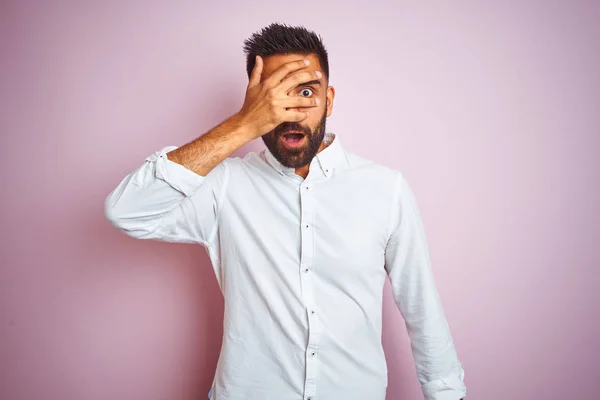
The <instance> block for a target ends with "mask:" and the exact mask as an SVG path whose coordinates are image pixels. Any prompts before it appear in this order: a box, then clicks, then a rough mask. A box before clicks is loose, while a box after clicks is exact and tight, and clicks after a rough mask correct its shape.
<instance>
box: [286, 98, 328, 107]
mask: <svg viewBox="0 0 600 400" xmlns="http://www.w3.org/2000/svg"><path fill="white" fill-rule="evenodd" d="M278 105H279V106H281V107H283V108H305V107H310V108H312V107H317V106H318V105H319V99H317V98H316V97H302V96H288V97H287V98H285V99H282V100H279V101H278Z"/></svg>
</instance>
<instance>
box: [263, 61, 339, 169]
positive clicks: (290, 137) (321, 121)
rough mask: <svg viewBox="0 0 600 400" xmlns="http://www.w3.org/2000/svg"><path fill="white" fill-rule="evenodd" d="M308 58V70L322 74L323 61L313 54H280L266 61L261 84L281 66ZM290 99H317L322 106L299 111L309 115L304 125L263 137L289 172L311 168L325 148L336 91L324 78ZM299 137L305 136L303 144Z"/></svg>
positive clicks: (286, 125)
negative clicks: (315, 158)
mask: <svg viewBox="0 0 600 400" xmlns="http://www.w3.org/2000/svg"><path fill="white" fill-rule="evenodd" d="M305 58H306V59H308V60H309V61H310V65H308V66H307V67H306V69H305V70H307V71H322V70H321V65H320V64H319V59H318V58H317V57H316V56H314V55H312V54H310V55H308V56H303V55H301V54H287V55H280V54H277V55H273V56H269V57H266V58H264V66H263V73H262V76H261V80H264V79H267V78H268V77H269V76H271V74H272V73H273V72H274V71H275V70H277V69H278V68H279V67H280V66H281V65H283V64H285V63H288V62H290V61H296V60H302V59H305ZM302 71H303V70H302ZM288 95H289V96H303V97H311V98H313V97H317V98H318V99H319V100H320V104H319V105H318V106H317V107H311V108H299V109H298V110H299V111H303V112H308V113H309V115H308V118H306V119H305V120H303V121H301V122H284V123H282V124H280V125H278V126H277V127H276V128H275V129H273V130H272V131H271V132H269V133H267V134H265V135H263V136H262V139H263V142H264V143H265V145H266V146H267V148H268V149H269V151H271V153H272V154H273V156H274V157H275V158H276V159H277V160H278V161H279V162H280V163H281V164H282V165H284V166H286V167H289V168H300V167H303V166H306V165H308V164H310V162H311V161H312V159H313V158H314V156H315V155H316V154H317V153H318V152H319V151H321V150H322V149H323V148H324V147H325V144H324V143H323V138H324V137H325V120H326V119H327V117H328V116H330V115H331V111H332V108H333V97H334V95H335V91H334V89H333V87H331V86H327V78H326V77H325V76H324V77H323V78H321V79H319V80H318V81H312V82H308V83H306V84H301V85H299V86H297V87H296V88H294V89H292V91H290V92H289V93H288ZM298 134H303V135H304V136H303V137H302V139H301V140H300V141H299V142H297V141H295V140H294V138H296V137H300V135H298Z"/></svg>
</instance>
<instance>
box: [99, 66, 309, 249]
mask: <svg viewBox="0 0 600 400" xmlns="http://www.w3.org/2000/svg"><path fill="white" fill-rule="evenodd" d="M306 66H307V63H305V62H304V61H303V60H301V61H293V62H289V63H286V64H284V65H282V66H281V67H280V68H279V69H278V70H277V71H275V72H273V74H272V75H271V76H270V77H269V78H268V79H265V80H261V75H262V68H263V61H262V59H261V58H260V57H257V62H256V65H255V67H254V70H253V71H252V74H251V76H250V80H249V82H248V87H247V90H246V98H245V100H244V104H243V106H242V109H241V110H240V111H239V112H238V113H237V114H235V115H233V116H232V117H230V118H228V119H227V120H225V121H224V122H222V123H221V124H219V125H218V126H216V127H215V128H213V129H211V130H210V131H208V132H207V133H205V134H204V135H202V136H200V137H199V138H197V139H195V140H194V141H192V142H190V143H188V144H186V145H184V146H181V147H179V148H177V147H174V146H171V147H165V148H163V149H162V150H160V151H158V152H156V153H155V154H153V155H151V156H150V157H148V158H146V160H145V162H144V164H143V165H142V166H140V167H139V168H137V169H136V170H135V171H133V172H131V173H130V174H129V175H127V176H126V177H125V178H124V179H123V180H122V181H121V183H120V184H119V185H118V186H117V187H116V188H115V189H114V190H113V191H112V192H111V193H110V194H109V195H108V197H107V198H106V201H105V214H106V217H107V218H108V220H109V221H110V222H111V223H112V224H113V225H114V226H115V227H116V228H118V229H119V230H121V231H123V232H124V233H126V234H128V235H130V236H133V237H136V238H140V239H156V240H163V241H169V242H188V243H201V244H208V243H210V242H211V240H212V239H213V238H214V236H215V233H216V230H217V221H218V217H219V213H220V209H221V204H222V202H223V199H224V197H225V196H226V193H227V185H228V182H229V176H230V164H231V163H230V162H229V160H227V158H228V157H229V156H230V155H231V154H232V153H233V152H234V151H235V150H237V149H239V148H240V147H242V146H243V145H244V144H245V143H247V142H249V141H251V140H253V139H255V138H258V137H260V136H262V135H264V134H265V133H267V132H270V131H271V130H273V129H274V128H275V127H276V126H277V125H279V124H281V123H282V122H285V121H295V122H297V121H302V120H304V119H305V118H306V117H307V113H306V112H304V111H299V110H301V109H304V108H307V107H316V106H317V103H316V99H314V98H305V97H300V96H289V95H288V93H289V92H290V90H291V89H292V88H293V87H295V86H296V85H298V84H299V83H302V82H308V81H311V80H314V79H315V78H318V76H317V75H316V72H309V71H307V70H305V68H306Z"/></svg>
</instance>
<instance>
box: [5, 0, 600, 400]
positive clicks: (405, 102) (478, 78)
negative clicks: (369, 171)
mask: <svg viewBox="0 0 600 400" xmlns="http://www.w3.org/2000/svg"><path fill="white" fill-rule="evenodd" d="M167 3H170V4H167ZM594 3H595V4H594ZM1 4H2V5H1V8H0V46H1V47H0V50H1V52H0V60H1V64H0V67H1V74H0V85H1V86H0V92H1V94H0V96H1V103H0V106H1V107H0V140H1V143H0V144H1V149H2V156H1V157H0V160H1V161H0V162H1V165H0V171H1V174H2V175H1V178H2V180H1V182H2V207H1V220H0V222H1V225H0V226H1V228H2V241H1V246H2V248H1V255H0V257H1V258H0V260H1V269H0V399H3V400H34V399H35V400H38V399H39V400H42V399H43V400H64V399H69V400H70V399H78V400H109V399H110V400H176V399H177V400H192V399H204V398H206V397H205V396H206V393H207V392H208V389H209V384H210V381H211V379H212V375H213V372H214V369H215V365H216V361H217V357H218V353H219V347H220V338H221V334H222V328H221V314H222V311H223V301H222V297H221V295H220V293H219V291H218V287H217V284H216V281H215V279H214V277H213V275H212V270H211V268H210V266H209V261H208V257H207V256H206V254H205V252H204V250H203V249H202V248H201V247H200V246H189V245H175V244H165V243H158V242H144V241H136V240H134V239H130V238H127V237H126V236H124V235H122V234H120V233H118V232H117V231H116V230H114V229H113V228H112V227H111V226H110V225H109V223H108V222H107V221H106V220H105V218H104V216H103V210H104V208H103V202H104V198H105V197H106V195H108V193H109V192H110V191H111V190H112V189H113V188H114V187H115V186H116V185H117V183H118V182H119V181H120V180H121V179H122V178H123V177H124V176H125V174H127V173H128V172H130V171H131V170H133V169H134V168H136V167H137V166H138V165H140V164H141V163H142V162H143V160H144V158H145V157H146V156H147V155H149V154H151V153H152V152H154V151H155V150H157V149H159V148H161V147H163V146H165V145H172V144H174V145H181V144H183V143H185V142H187V141H189V140H191V139H192V138H194V137H196V136H198V135H200V134H202V133H203V132H204V131H206V130H207V129H209V128H211V127H212V126H214V125H215V124H217V123H218V122H220V121H221V120H222V119H224V118H225V117H227V116H229V115H231V114H233V113H234V112H236V111H237V110H238V109H239V107H240V106H241V102H242V99H243V95H244V89H245V85H246V75H245V65H244V58H243V54H242V47H241V46H242V42H243V40H244V38H246V37H247V36H248V35H249V34H251V33H252V32H254V31H256V30H258V29H260V28H261V27H263V26H265V25H267V24H268V23H270V22H272V21H281V22H287V23H290V24H305V25H306V26H307V27H308V28H310V29H314V30H316V31H317V32H319V33H320V34H321V35H322V36H323V38H324V40H325V43H326V46H327V48H328V49H329V51H330V60H331V83H332V84H333V85H334V86H336V88H337V98H336V103H335V109H334V113H333V116H332V117H331V118H330V119H329V121H328V124H329V125H328V126H329V130H330V131H332V132H336V133H338V134H339V135H340V139H341V140H342V142H343V145H344V147H345V148H346V149H347V150H348V151H351V152H354V153H356V154H358V155H361V156H363V157H366V158H370V159H373V160H376V161H378V162H380V163H383V164H386V165H389V166H391V167H394V168H396V169H399V170H401V171H403V172H404V173H405V175H406V176H407V178H408V179H409V181H410V182H411V185H412V186H413V188H414V191H415V193H416V195H417V198H418V200H419V204H420V207H421V210H422V215H423V219H424V223H425V227H426V230H427V234H428V238H429V241H430V249H431V252H432V259H433V262H434V267H435V275H436V280H437V282H438V285H439V290H440V294H441V297H442V300H443V302H444V306H445V310H446V314H447V317H448V320H449V322H450V325H451V328H452V331H453V335H454V338H455V342H456V347H457V350H458V353H459V356H460V359H461V360H462V362H463V364H464V368H465V371H466V382H467V387H468V392H469V396H468V397H469V398H470V399H478V400H500V399H502V400H505V399H511V400H532V399H544V400H553V399H557V400H558V399H577V400H593V399H598V398H600V367H599V366H598V359H599V355H600V345H599V344H598V338H599V337H600V323H599V322H598V317H599V314H600V313H599V304H600V295H599V294H598V293H599V289H598V288H599V287H600V277H599V275H600V272H599V267H600V265H599V264H600V250H599V247H600V242H599V236H600V215H599V212H598V205H599V204H600V190H599V189H598V185H599V184H600V162H599V160H598V154H599V151H600V74H599V71H600V45H599V38H600V24H599V23H598V18H599V16H600V6H599V4H598V2H593V1H567V0H564V1H537V2H532V1H518V2H517V1H495V2H474V1H471V2H438V3H437V4H435V5H434V4H433V3H431V2H430V3H428V5H425V4H424V2H420V1H411V2H408V1H396V2H394V3H393V5H391V4H392V3H391V2H390V3H384V2H380V3H377V5H375V3H371V4H370V5H369V4H368V3H367V2H362V3H361V2H350V1H347V2H341V1H339V2H317V1H306V2H284V1H266V0H263V1H260V2H243V1H238V2H232V1H219V2H199V1H196V2H192V1H189V2H164V3H162V4H160V3H158V2H138V1H133V2H116V1H111V2H95V4H93V3H92V2H76V1H20V2H19V1H16V0H15V1H9V2H7V1H3V2H2V3H1ZM262 148H263V145H262V142H261V141H259V140H258V141H254V142H252V143H250V144H248V145H247V146H245V147H244V148H242V149H241V150H240V151H239V152H238V153H236V155H243V154H245V153H246V152H248V151H258V150H260V149H262ZM384 318H385V324H384V338H383V343H384V346H385V350H386V354H387V357H388V364H389V381H390V382H389V390H388V399H393V400H404V399H406V400H412V399H419V398H422V395H421V394H420V389H419V386H418V384H417V379H416V376H415V371H414V367H413V364H412V357H411V353H410V347H409V345H408V338H407V335H406V332H405V328H404V326H403V322H402V319H401V317H400V315H399V312H398V311H397V309H396V308H395V305H394V304H393V302H392V299H391V296H390V292H389V286H386V300H385V307H384ZM326 400H332V399H326ZM335 400H337V399H335Z"/></svg>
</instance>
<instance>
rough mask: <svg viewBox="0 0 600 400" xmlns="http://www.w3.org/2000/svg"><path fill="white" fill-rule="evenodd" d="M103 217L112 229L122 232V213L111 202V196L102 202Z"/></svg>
mask: <svg viewBox="0 0 600 400" xmlns="http://www.w3.org/2000/svg"><path fill="white" fill-rule="evenodd" d="M104 217H105V218H106V219H107V220H108V222H110V224H111V225H112V226H113V227H115V228H117V229H118V230H124V224H123V218H122V213H121V212H120V210H119V208H118V207H117V205H116V204H115V202H114V201H113V199H112V196H108V197H107V198H106V200H104Z"/></svg>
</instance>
